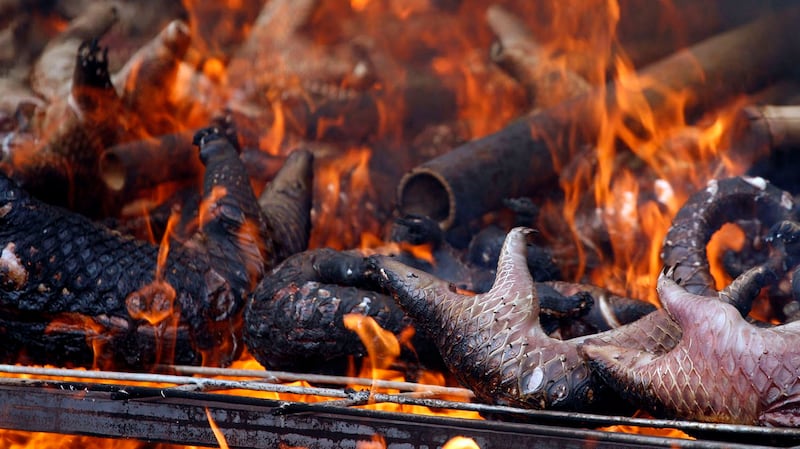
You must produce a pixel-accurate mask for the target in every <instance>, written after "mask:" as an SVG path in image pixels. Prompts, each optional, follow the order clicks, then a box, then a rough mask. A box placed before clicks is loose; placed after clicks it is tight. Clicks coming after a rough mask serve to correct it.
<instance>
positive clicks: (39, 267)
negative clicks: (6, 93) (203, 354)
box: [0, 175, 218, 366]
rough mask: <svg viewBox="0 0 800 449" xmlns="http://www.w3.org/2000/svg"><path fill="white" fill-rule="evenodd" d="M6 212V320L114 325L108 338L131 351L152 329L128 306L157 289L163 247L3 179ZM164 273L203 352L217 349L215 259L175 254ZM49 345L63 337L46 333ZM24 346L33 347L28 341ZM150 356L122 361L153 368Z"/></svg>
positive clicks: (1, 266)
mask: <svg viewBox="0 0 800 449" xmlns="http://www.w3.org/2000/svg"><path fill="white" fill-rule="evenodd" d="M0 204H2V205H1V206H0V213H2V218H0V246H2V247H3V249H2V255H1V256H0V274H2V276H0V281H2V285H0V287H1V290H0V307H1V308H2V309H3V310H4V312H3V315H4V316H5V317H12V316H17V317H19V318H21V319H23V320H31V321H32V322H33V323H34V324H35V323H36V322H39V323H42V322H44V323H49V322H50V321H51V320H52V319H53V318H55V317H57V316H58V315H60V314H64V313H75V314H81V315H85V316H88V317H98V318H102V317H107V320H108V322H109V323H110V324H111V326H113V327H111V328H107V329H106V331H107V332H106V334H107V335H110V336H114V337H117V338H113V339H112V340H114V341H115V343H114V344H115V345H116V344H117V343H119V344H120V346H121V347H128V346H129V345H130V342H131V341H136V339H138V338H139V336H138V335H137V334H139V329H138V328H139V327H140V326H143V327H147V324H146V323H145V322H144V321H143V320H137V319H134V318H132V317H131V316H130V313H129V310H128V304H127V302H128V301H127V299H128V297H129V295H130V294H131V293H134V292H137V291H139V289H141V288H143V287H145V286H147V285H150V284H152V283H153V281H154V279H155V278H154V276H155V273H156V258H157V252H158V248H157V247H155V246H153V245H150V244H148V243H145V242H141V241H137V240H133V239H131V238H126V237H123V236H121V235H119V234H117V233H115V232H112V231H110V230H108V229H106V228H104V227H102V226H98V225H96V224H94V223H92V222H90V221H89V220H88V219H86V218H84V217H82V216H80V215H77V214H74V213H71V212H68V211H66V210H63V209H61V208H58V207H53V206H50V205H47V204H45V203H42V202H39V201H37V200H35V199H33V198H32V197H30V196H29V195H28V194H27V193H26V192H25V191H23V190H22V189H20V188H19V187H18V186H17V185H15V184H14V183H13V181H11V180H9V179H8V178H7V177H5V176H3V175H0ZM163 272H164V280H165V281H166V282H168V283H169V284H170V285H173V286H175V290H176V292H177V295H176V297H175V306H176V308H178V309H179V310H180V315H181V323H182V324H184V325H186V326H187V327H188V328H189V329H192V333H193V338H194V339H196V344H197V347H198V348H210V347H211V346H212V345H213V344H215V343H216V340H217V339H218V336H214V335H207V334H206V333H207V331H208V325H207V322H206V321H207V318H208V317H209V315H210V313H209V304H210V302H211V299H212V298H210V297H209V292H208V290H207V289H206V285H205V282H204V279H203V278H204V275H205V274H206V273H209V272H210V268H209V262H208V258H207V257H206V256H205V255H204V254H202V253H197V252H194V251H188V250H186V249H183V248H174V249H173V250H171V251H170V252H169V255H168V257H167V261H166V267H165V269H164V270H163ZM104 327H105V326H104ZM10 328H11V327H10V325H5V326H3V327H0V332H3V333H5V332H9V329H10ZM6 337H8V338H9V339H11V338H13V337H14V335H6V336H5V337H4V338H3V340H4V344H11V345H13V343H8V342H7V341H6ZM21 337H22V338H31V335H22V336H21ZM41 338H42V339H45V340H47V339H50V338H54V339H58V338H59V336H58V335H52V336H51V335H50V334H49V333H46V332H45V333H44V334H43V335H41ZM117 340H118V341H117ZM21 344H22V345H23V346H24V345H25V342H24V340H23V341H22V342H21ZM40 344H41V345H42V346H47V343H42V342H40ZM152 344H153V343H151V345H152ZM53 349H54V352H53V353H52V354H41V356H42V357H43V358H44V360H39V362H45V361H46V362H48V363H53V361H54V360H62V354H61V353H62V351H64V349H63V348H61V349H59V348H58V346H57V345H56V346H55V347H54V348H53ZM150 349H152V346H151V348H150ZM84 351H86V349H84ZM30 352H32V351H30ZM66 352H70V351H66ZM146 353H147V351H146V348H141V349H140V350H139V351H137V354H141V355H136V356H133V357H131V356H128V355H126V354H121V357H120V358H121V359H123V361H124V360H127V361H128V362H133V363H126V365H134V366H138V365H139V364H142V363H147V362H148V361H149V359H150V357H148V356H147V354H146ZM50 357H53V358H52V359H51V358H50ZM195 357H196V355H195ZM64 361H67V362H69V360H64Z"/></svg>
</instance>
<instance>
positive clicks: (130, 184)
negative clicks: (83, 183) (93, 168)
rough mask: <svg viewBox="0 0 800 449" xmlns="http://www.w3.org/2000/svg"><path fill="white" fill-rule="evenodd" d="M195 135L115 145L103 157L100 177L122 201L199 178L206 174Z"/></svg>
mask: <svg viewBox="0 0 800 449" xmlns="http://www.w3.org/2000/svg"><path fill="white" fill-rule="evenodd" d="M193 134H194V133H193V132H181V133H176V134H167V135H163V136H160V137H154V138H149V139H143V140H137V141H134V142H127V143H123V144H119V145H115V146H113V147H111V148H108V149H106V150H105V151H103V153H102V154H101V155H100V160H99V162H98V164H99V166H98V169H99V172H100V177H101V179H102V180H103V182H104V183H105V185H106V186H107V187H108V188H109V189H110V190H111V191H112V192H114V195H115V196H116V197H117V198H119V199H120V200H121V201H127V200H130V199H131V198H133V197H135V196H136V194H137V193H138V192H140V191H141V190H144V189H149V188H152V187H155V186H157V185H159V184H161V183H164V182H168V181H182V180H187V179H193V178H196V177H197V176H198V175H199V174H200V173H202V171H203V166H202V164H201V163H200V159H199V158H198V157H197V149H196V148H195V147H194V145H192V135H193Z"/></svg>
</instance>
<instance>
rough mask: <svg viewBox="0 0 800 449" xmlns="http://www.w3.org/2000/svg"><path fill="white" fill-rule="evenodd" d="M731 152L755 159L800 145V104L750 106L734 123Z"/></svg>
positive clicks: (740, 157) (745, 158)
mask: <svg viewBox="0 0 800 449" xmlns="http://www.w3.org/2000/svg"><path fill="white" fill-rule="evenodd" d="M731 141H732V144H731V145H732V148H731V153H732V156H733V157H735V158H739V159H741V160H744V161H746V162H750V163H752V162H755V160H756V159H758V158H760V157H764V156H767V155H768V154H770V152H771V151H772V150H774V149H776V148H788V147H797V146H800V106H797V105H789V106H773V105H765V106H747V107H745V108H743V109H742V110H741V112H740V113H739V114H738V116H737V120H736V121H735V122H734V124H733V130H732V136H731Z"/></svg>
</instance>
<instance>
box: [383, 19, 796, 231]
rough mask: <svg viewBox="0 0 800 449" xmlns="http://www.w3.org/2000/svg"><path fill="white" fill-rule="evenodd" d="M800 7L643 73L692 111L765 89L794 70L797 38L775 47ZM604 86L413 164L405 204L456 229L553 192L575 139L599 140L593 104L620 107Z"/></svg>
mask: <svg viewBox="0 0 800 449" xmlns="http://www.w3.org/2000/svg"><path fill="white" fill-rule="evenodd" d="M798 11H800V10H797V9H788V10H785V11H782V12H781V14H774V15H770V16H767V17H765V18H763V19H760V20H757V21H755V22H753V23H751V24H749V25H746V26H742V27H739V28H737V29H734V30H731V31H728V32H725V33H723V34H720V35H718V36H715V37H713V38H710V39H707V40H705V41H703V42H701V43H698V44H696V45H693V46H692V47H690V48H687V49H684V50H681V51H679V52H677V53H675V54H673V55H672V56H669V57H667V58H665V59H663V60H661V61H659V62H657V63H654V64H652V65H650V66H648V67H646V68H644V69H643V70H641V72H640V74H641V75H643V76H647V77H648V78H651V79H652V80H654V84H656V85H659V86H660V87H661V88H666V89H671V90H681V91H685V92H689V93H690V95H689V99H688V102H687V105H686V107H687V109H689V111H690V112H691V111H697V110H707V109H708V107H709V106H710V105H713V104H715V103H719V102H720V101H722V100H724V99H726V98H729V97H730V95H731V94H732V93H741V92H747V91H752V90H755V89H757V88H759V87H762V86H763V85H764V84H766V83H767V82H769V81H771V80H774V79H775V78H776V77H779V76H780V75H781V74H782V73H784V72H785V71H786V70H787V69H788V66H787V62H786V61H787V60H788V59H787V55H797V54H798V51H799V49H798V45H797V44H796V42H795V41H794V40H792V39H785V40H782V41H781V42H782V43H781V45H775V34H776V33H778V34H782V35H783V34H785V35H790V34H791V33H792V32H793V30H792V24H793V23H794V21H795V18H796V17H797V15H798V14H800V12H798ZM729 49H730V50H731V51H728V50H729ZM734 49H735V50H734ZM765 49H766V51H765ZM743 54H746V55H747V57H746V58H745V57H742V55H743ZM789 59H791V58H789ZM605 90H606V91H608V93H606V94H605V96H604V97H602V98H598V95H599V94H591V93H590V94H588V95H586V96H583V97H579V98H576V99H574V100H572V101H568V102H567V103H565V104H563V105H560V106H557V107H554V108H550V109H547V110H544V111H540V112H538V113H534V114H531V115H528V116H526V117H523V118H522V119H520V120H518V121H516V122H514V123H512V124H510V125H509V126H507V127H506V128H504V129H502V130H501V131H499V132H497V133H495V134H492V135H489V136H486V137H484V138H481V139H477V140H475V141H472V142H470V143H468V144H466V145H462V146H460V147H458V148H455V149H454V150H453V151H451V152H449V153H447V154H445V155H442V156H440V157H438V158H435V159H432V160H430V161H428V162H426V163H424V164H422V165H420V166H418V167H416V168H414V169H413V170H411V171H410V172H409V173H407V174H406V175H405V176H404V177H403V179H402V180H401V181H400V185H399V186H398V191H397V198H398V200H397V203H398V208H399V209H400V211H401V213H404V214H418V215H427V216H429V217H431V218H433V219H435V220H437V221H439V223H440V226H442V228H449V227H451V226H453V225H455V224H463V223H467V222H469V221H470V220H471V219H474V218H476V217H479V216H481V215H483V214H484V213H486V212H487V211H491V210H494V209H497V208H498V207H499V206H500V204H501V200H502V199H503V198H512V197H518V196H525V195H529V194H531V193H532V192H537V191H539V190H544V191H546V190H547V187H548V186H552V185H556V183H555V179H556V176H557V174H556V172H555V166H556V164H558V163H561V164H564V163H566V162H567V161H569V160H570V158H571V154H570V148H571V147H573V146H574V145H572V144H574V143H587V144H589V143H591V142H592V141H593V140H594V139H595V138H596V136H597V123H596V118H595V116H594V114H593V111H594V107H593V106H595V105H596V104H597V103H598V102H605V104H606V105H607V106H608V107H609V108H611V109H613V108H614V107H615V106H614V105H615V102H614V101H615V100H614V97H615V91H614V89H613V87H609V88H607V89H605ZM644 95H645V98H647V101H648V102H649V103H650V104H651V106H652V107H653V109H654V111H655V112H656V114H657V113H658V111H659V106H660V105H662V104H663V102H664V97H663V95H662V94H661V93H660V92H658V91H656V90H645V91H644ZM530 173H537V176H530ZM488 183H491V188H489V185H488Z"/></svg>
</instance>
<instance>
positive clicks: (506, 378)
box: [370, 228, 602, 410]
mask: <svg viewBox="0 0 800 449" xmlns="http://www.w3.org/2000/svg"><path fill="white" fill-rule="evenodd" d="M531 232H532V231H531V230H530V229H527V228H514V229H512V230H511V232H510V233H509V234H508V236H507V237H506V241H505V243H504V245H503V249H502V250H501V254H500V259H499V262H498V268H497V278H496V280H495V282H494V285H493V286H492V288H491V290H489V291H488V292H487V293H484V294H479V295H475V296H468V295H463V294H460V293H458V292H457V291H456V289H455V288H454V287H453V286H452V285H451V284H448V283H447V282H444V281H442V280H439V279H437V278H435V277H433V276H431V275H429V274H427V273H425V272H423V271H419V270H415V269H413V268H410V267H407V266H405V265H403V264H401V263H399V262H397V261H395V260H393V259H391V258H388V257H381V256H374V257H372V258H371V259H370V260H371V263H372V264H373V265H374V268H375V270H376V273H377V277H378V278H379V279H380V280H381V281H382V284H383V285H384V287H386V288H387V289H388V290H390V291H391V292H392V294H393V295H394V296H395V298H396V300H397V301H398V302H399V303H400V305H401V306H402V307H403V308H404V309H405V310H406V311H407V313H408V314H409V315H410V316H411V317H412V318H413V319H414V320H415V323H417V325H418V329H420V330H422V331H423V332H424V333H426V334H427V335H429V336H431V337H432V338H433V339H434V341H435V343H436V345H437V347H438V348H439V351H440V352H441V355H442V358H443V360H444V362H445V364H446V365H447V367H448V368H449V369H450V371H451V372H452V373H453V374H454V375H455V376H456V377H457V378H458V380H459V381H460V382H462V383H463V384H464V385H466V386H468V387H469V388H471V389H472V390H473V391H474V392H475V394H476V395H477V396H478V397H479V398H480V399H481V400H483V401H487V402H494V403H499V404H509V405H515V406H523V407H533V408H554V409H574V410H578V409H579V410H587V409H589V408H591V406H592V405H593V404H594V403H596V402H598V401H599V400H600V396H601V394H600V393H601V389H602V385H601V384H600V383H599V382H597V380H596V379H595V378H594V377H593V376H592V373H591V371H590V370H589V367H588V365H587V364H586V362H585V361H584V360H583V358H582V357H581V356H580V355H579V354H578V352H577V347H576V345H575V344H573V343H570V342H565V341H561V340H557V339H554V338H551V337H549V336H547V334H545V333H544V331H543V330H542V328H541V326H540V325H539V302H538V298H537V295H536V290H535V288H534V283H533V279H532V278H531V275H530V272H529V271H528V268H527V260H526V254H527V251H526V240H527V235H528V234H529V233H531Z"/></svg>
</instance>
